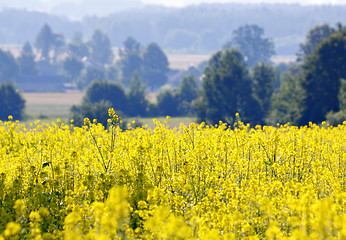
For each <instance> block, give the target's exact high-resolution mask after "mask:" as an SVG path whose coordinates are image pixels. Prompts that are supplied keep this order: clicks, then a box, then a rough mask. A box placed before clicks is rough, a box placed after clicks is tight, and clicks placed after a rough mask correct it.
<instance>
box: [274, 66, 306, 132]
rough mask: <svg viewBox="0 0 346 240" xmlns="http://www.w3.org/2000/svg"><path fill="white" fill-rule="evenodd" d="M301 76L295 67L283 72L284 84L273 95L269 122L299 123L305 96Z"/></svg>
mask: <svg viewBox="0 0 346 240" xmlns="http://www.w3.org/2000/svg"><path fill="white" fill-rule="evenodd" d="M300 77H301V76H300V74H297V73H295V70H293V69H290V70H288V71H286V72H284V73H282V74H281V77H280V78H281V79H282V84H281V86H280V88H279V90H278V92H277V93H274V95H273V97H272V104H271V109H270V113H269V116H268V117H267V123H268V124H271V125H275V124H276V123H281V124H285V123H287V122H290V123H291V124H294V125H297V124H298V122H299V119H300V118H301V106H300V102H301V99H302V96H303V89H302V87H301V85H300V81H301V80H300Z"/></svg>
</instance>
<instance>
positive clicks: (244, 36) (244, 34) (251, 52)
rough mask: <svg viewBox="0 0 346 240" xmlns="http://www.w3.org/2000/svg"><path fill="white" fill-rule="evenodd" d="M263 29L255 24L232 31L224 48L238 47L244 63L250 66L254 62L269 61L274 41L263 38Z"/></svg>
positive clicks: (272, 53)
mask: <svg viewBox="0 0 346 240" xmlns="http://www.w3.org/2000/svg"><path fill="white" fill-rule="evenodd" d="M263 35H264V29H263V28H261V27H259V26H257V25H245V26H241V27H239V28H238V29H236V30H234V31H233V39H232V41H231V42H229V43H226V44H225V46H224V48H229V47H235V48H238V49H239V50H240V51H241V52H242V53H243V54H244V56H245V59H246V63H247V64H248V65H249V66H250V67H252V66H254V65H255V64H256V62H259V61H261V62H269V61H270V58H271V57H272V56H273V55H274V54H275V50H274V43H273V41H272V40H271V39H269V38H264V37H263Z"/></svg>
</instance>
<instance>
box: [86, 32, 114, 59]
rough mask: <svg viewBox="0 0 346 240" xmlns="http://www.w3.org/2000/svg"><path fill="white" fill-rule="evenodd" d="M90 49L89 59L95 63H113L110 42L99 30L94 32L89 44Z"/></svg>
mask: <svg viewBox="0 0 346 240" xmlns="http://www.w3.org/2000/svg"><path fill="white" fill-rule="evenodd" d="M89 45H90V49H91V57H92V58H94V59H95V60H96V61H98V62H100V63H102V64H107V63H111V62H112V61H113V57H114V54H113V51H112V46H111V42H110V41H109V38H108V36H107V35H106V34H104V33H102V32H101V31H100V30H96V31H95V32H94V34H93V36H92V38H91V40H90V42H89Z"/></svg>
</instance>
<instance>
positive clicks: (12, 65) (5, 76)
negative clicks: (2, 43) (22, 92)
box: [0, 49, 18, 82]
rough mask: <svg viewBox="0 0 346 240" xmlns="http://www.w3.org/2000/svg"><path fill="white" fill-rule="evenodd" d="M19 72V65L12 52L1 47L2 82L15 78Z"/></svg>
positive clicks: (0, 74)
mask: <svg viewBox="0 0 346 240" xmlns="http://www.w3.org/2000/svg"><path fill="white" fill-rule="evenodd" d="M17 74H18V65H17V62H16V60H15V58H14V57H13V55H12V54H11V53H10V52H4V51H3V50H1V49H0V82H4V81H8V80H13V79H14V78H15V77H16V76H17Z"/></svg>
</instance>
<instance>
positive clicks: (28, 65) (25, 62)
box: [17, 42, 38, 75]
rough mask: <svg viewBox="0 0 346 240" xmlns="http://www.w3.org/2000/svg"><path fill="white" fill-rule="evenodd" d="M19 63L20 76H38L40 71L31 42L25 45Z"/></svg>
mask: <svg viewBox="0 0 346 240" xmlns="http://www.w3.org/2000/svg"><path fill="white" fill-rule="evenodd" d="M17 61H18V65H19V72H20V74H24V75H37V73H38V70H37V66H36V62H35V55H34V53H33V51H32V47H31V44H30V43H29V42H26V43H25V44H24V45H23V48H22V52H21V55H20V57H19V58H18V59H17Z"/></svg>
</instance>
